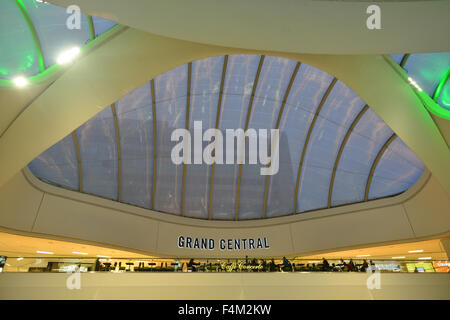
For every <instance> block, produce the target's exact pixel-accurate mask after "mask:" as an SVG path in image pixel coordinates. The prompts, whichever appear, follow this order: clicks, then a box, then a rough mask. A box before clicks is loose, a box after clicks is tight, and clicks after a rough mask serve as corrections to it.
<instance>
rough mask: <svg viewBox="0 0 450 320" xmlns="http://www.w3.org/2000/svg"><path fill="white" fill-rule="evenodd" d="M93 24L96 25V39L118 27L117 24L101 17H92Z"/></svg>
mask: <svg viewBox="0 0 450 320" xmlns="http://www.w3.org/2000/svg"><path fill="white" fill-rule="evenodd" d="M92 22H93V23H94V29H95V37H98V36H100V35H102V34H103V33H105V32H106V31H108V30H109V29H111V28H112V27H114V26H115V25H116V23H115V22H113V21H109V20H105V19H102V18H99V17H94V16H93V17H92Z"/></svg>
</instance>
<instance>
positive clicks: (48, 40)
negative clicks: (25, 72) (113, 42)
mask: <svg viewBox="0 0 450 320" xmlns="http://www.w3.org/2000/svg"><path fill="white" fill-rule="evenodd" d="M23 2H24V4H25V6H26V8H27V10H28V13H29V14H30V17H31V20H32V21H33V23H34V26H35V28H36V32H37V34H38V37H39V40H40V42H41V47H42V51H43V54H44V60H45V65H46V66H47V67H49V66H52V65H54V64H56V60H57V58H58V56H59V55H60V54H61V52H63V51H64V50H67V49H70V48H72V47H75V46H78V47H82V46H83V45H84V44H86V43H87V42H88V41H89V24H88V21H87V18H86V16H85V15H83V14H81V23H80V29H73V30H71V29H69V28H68V27H67V25H66V21H67V20H68V19H69V17H70V16H71V14H68V13H66V8H62V7H58V6H54V5H50V4H46V3H39V2H36V1H34V0H23ZM70 21H71V20H70Z"/></svg>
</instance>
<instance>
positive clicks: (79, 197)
mask: <svg viewBox="0 0 450 320" xmlns="http://www.w3.org/2000/svg"><path fill="white" fill-rule="evenodd" d="M22 174H23V176H24V178H25V180H26V181H27V183H29V184H30V186H32V187H33V188H35V189H36V190H38V191H41V192H44V194H48V195H53V196H56V197H60V198H65V199H69V200H72V201H78V202H84V203H87V204H90V205H93V206H98V207H102V208H107V209H111V210H117V211H121V212H124V213H126V214H131V215H136V216H139V217H144V218H148V219H152V220H156V221H162V222H167V223H176V224H179V225H185V226H194V227H205V228H248V227H268V226H277V225H286V224H293V223H296V222H300V221H307V220H313V219H322V218H326V217H332V216H341V215H342V216H343V215H347V214H353V213H357V212H364V211H367V210H371V209H379V208H384V207H391V206H396V205H402V204H404V203H407V202H408V201H409V200H411V199H414V198H415V197H416V196H417V195H419V194H420V192H421V191H422V190H423V189H424V188H425V187H426V185H427V184H428V182H429V181H430V178H431V176H432V174H431V173H430V171H428V170H427V168H425V169H424V171H423V173H422V175H421V177H420V178H419V180H418V181H417V182H416V183H415V184H414V185H413V186H412V187H411V188H409V189H408V190H406V191H405V192H403V193H401V194H398V195H396V196H393V197H388V198H381V199H376V200H371V201H368V202H360V203H354V204H349V205H345V206H336V207H332V208H327V209H320V210H315V211H310V212H304V213H302V214H296V215H288V216H280V217H276V218H272V219H254V220H239V221H226V220H223V221H218V220H205V219H194V218H189V217H182V216H178V215H174V214H167V213H163V212H158V211H153V210H149V209H144V208H140V207H137V206H133V205H130V204H126V203H121V202H117V201H114V200H109V199H105V198H100V197H97V196H94V195H89V194H85V193H80V192H77V191H73V190H68V189H64V188H60V187H57V186H55V185H52V184H50V183H47V182H45V181H42V180H40V179H39V178H37V177H36V176H35V175H34V174H33V173H32V172H31V170H30V169H29V168H28V167H25V168H24V169H23V170H22Z"/></svg>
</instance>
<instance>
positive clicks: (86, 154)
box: [76, 107, 118, 200]
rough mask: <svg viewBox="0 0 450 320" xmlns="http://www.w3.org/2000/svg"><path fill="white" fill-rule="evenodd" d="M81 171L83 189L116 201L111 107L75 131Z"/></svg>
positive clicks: (114, 151) (113, 132)
mask: <svg viewBox="0 0 450 320" xmlns="http://www.w3.org/2000/svg"><path fill="white" fill-rule="evenodd" d="M76 134H77V137H78V144H79V146H80V154H81V165H82V169H83V170H82V171H83V185H82V191H83V192H86V193H90V194H94V195H98V196H100V197H104V198H108V199H114V200H117V195H118V193H117V190H118V189H117V187H118V186H117V184H118V176H117V173H118V168H117V146H116V132H115V126H114V119H113V115H112V111H111V107H108V108H106V109H104V110H103V111H101V112H100V113H98V114H97V115H96V116H95V117H93V118H92V119H90V120H89V121H88V122H86V123H85V124H83V125H82V126H81V127H80V128H78V129H77V130H76Z"/></svg>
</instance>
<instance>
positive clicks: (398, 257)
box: [392, 256, 405, 259]
mask: <svg viewBox="0 0 450 320" xmlns="http://www.w3.org/2000/svg"><path fill="white" fill-rule="evenodd" d="M392 259H405V257H403V256H402V257H392Z"/></svg>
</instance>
